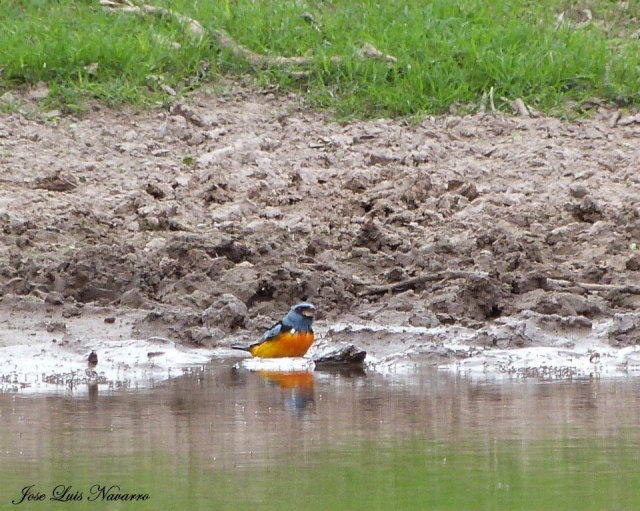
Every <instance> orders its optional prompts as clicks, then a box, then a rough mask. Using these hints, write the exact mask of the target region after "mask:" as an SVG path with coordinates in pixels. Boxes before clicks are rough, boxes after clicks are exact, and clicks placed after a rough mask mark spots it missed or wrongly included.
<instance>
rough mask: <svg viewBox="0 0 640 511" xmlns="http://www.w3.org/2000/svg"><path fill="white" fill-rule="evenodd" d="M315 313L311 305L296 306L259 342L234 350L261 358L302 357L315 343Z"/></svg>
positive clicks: (235, 347) (301, 304)
mask: <svg viewBox="0 0 640 511" xmlns="http://www.w3.org/2000/svg"><path fill="white" fill-rule="evenodd" d="M315 312H316V308H315V307H314V306H313V305H312V304H310V303H304V302H303V303H299V304H297V305H294V306H293V307H291V310H290V311H289V313H288V314H287V315H286V316H285V317H284V318H282V320H281V321H278V322H277V323H276V324H275V325H273V326H272V327H271V328H270V329H269V330H267V332H266V333H265V334H264V335H263V336H262V337H261V338H260V340H259V341H257V342H255V343H253V344H250V345H249V346H238V345H236V346H232V348H234V349H237V350H243V351H248V352H249V353H251V355H253V356H254V357H260V358H281V357H302V356H304V354H305V353H306V352H307V350H308V349H309V346H311V344H312V343H313V339H314V335H313V329H312V328H311V325H312V323H313V317H314V314H315Z"/></svg>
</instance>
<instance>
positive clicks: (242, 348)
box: [231, 344, 251, 353]
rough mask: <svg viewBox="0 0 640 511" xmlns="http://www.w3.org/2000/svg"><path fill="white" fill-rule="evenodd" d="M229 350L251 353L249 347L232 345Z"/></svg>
mask: <svg viewBox="0 0 640 511" xmlns="http://www.w3.org/2000/svg"><path fill="white" fill-rule="evenodd" d="M231 349H233V350H240V351H248V352H249V353H251V347H250V346H243V345H241V344H234V345H233V346H231Z"/></svg>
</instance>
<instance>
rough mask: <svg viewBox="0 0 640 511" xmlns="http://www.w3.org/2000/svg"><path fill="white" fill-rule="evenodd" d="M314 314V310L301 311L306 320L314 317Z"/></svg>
mask: <svg viewBox="0 0 640 511" xmlns="http://www.w3.org/2000/svg"><path fill="white" fill-rule="evenodd" d="M315 314H316V310H315V309H305V310H303V311H302V315H303V316H307V317H308V318H312V317H313V316H315Z"/></svg>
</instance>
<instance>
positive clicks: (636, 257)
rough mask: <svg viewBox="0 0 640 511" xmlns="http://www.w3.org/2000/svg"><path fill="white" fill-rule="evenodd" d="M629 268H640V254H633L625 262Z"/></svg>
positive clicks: (633, 269)
mask: <svg viewBox="0 0 640 511" xmlns="http://www.w3.org/2000/svg"><path fill="white" fill-rule="evenodd" d="M625 266H626V267H627V270H631V271H638V270H640V254H633V255H632V256H631V257H630V258H629V259H627V262H626V263H625Z"/></svg>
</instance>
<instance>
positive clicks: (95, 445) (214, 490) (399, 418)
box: [0, 361, 640, 510]
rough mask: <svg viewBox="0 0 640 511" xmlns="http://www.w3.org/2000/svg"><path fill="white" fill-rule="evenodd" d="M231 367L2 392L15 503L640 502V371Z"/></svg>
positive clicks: (372, 505) (3, 497) (5, 497)
mask: <svg viewBox="0 0 640 511" xmlns="http://www.w3.org/2000/svg"><path fill="white" fill-rule="evenodd" d="M232 365H233V364H232V362H226V361H214V362H213V363H212V364H210V365H208V366H205V367H202V368H201V369H199V370H195V371H192V372H190V373H189V374H186V375H184V376H182V377H179V378H175V379H172V380H169V381H166V382H163V383H161V384H159V385H158V386H157V387H156V388H154V389H145V390H137V391H135V390H122V391H102V390H101V389H98V388H96V387H94V388H89V389H78V391H76V392H74V393H70V392H68V391H61V392H60V393H57V394H44V395H30V396H25V395H17V394H11V393H7V394H0V461H1V464H0V472H1V474H0V475H1V480H2V483H0V509H20V508H23V509H26V508H28V509H43V510H44V509H67V508H73V509H80V508H85V509H215V510H225V509H252V510H256V509H264V510H273V509H279V510H281V509H296V510H299V509H305V510H314V509H318V510H325V509H363V510H364V509H366V510H371V509H384V510H388V509H403V510H404V509H577V508H579V509H598V510H604V509H638V508H639V507H640V471H638V470H637V467H638V466H639V465H640V448H639V447H640V392H639V391H640V380H639V379H630V378H629V379H617V380H616V379H608V380H604V379H602V380H597V379H585V380H574V381H541V380H533V379H531V380H501V381H496V380H484V381H483V380H470V379H465V378H460V377H458V376H456V375H452V374H450V373H442V372H437V371H434V370H433V369H426V368H425V369H424V370H417V371H416V372H414V373H412V374H408V375H387V376H380V375H373V374H365V373H364V372H358V371H352V372H343V373H327V372H317V373H315V374H309V373H303V372H300V373H276V372H272V373H268V372H266V373H264V372H263V373H257V372H248V371H244V370H235V369H233V367H232ZM80 390H82V392H80ZM23 497H24V500H23V501H22V503H20V504H19V505H14V504H13V503H12V502H20V500H21V499H22V498H23ZM52 498H54V499H58V501H55V500H54V501H52V500H51V499H52ZM116 498H120V499H122V498H137V499H138V500H137V501H135V502H130V501H124V502H123V501H117V500H115V499H116ZM38 499H41V500H38ZM79 501H83V502H84V504H79V503H78V502H79Z"/></svg>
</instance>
